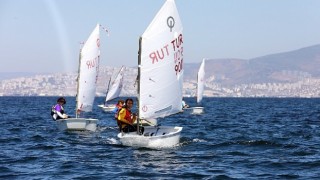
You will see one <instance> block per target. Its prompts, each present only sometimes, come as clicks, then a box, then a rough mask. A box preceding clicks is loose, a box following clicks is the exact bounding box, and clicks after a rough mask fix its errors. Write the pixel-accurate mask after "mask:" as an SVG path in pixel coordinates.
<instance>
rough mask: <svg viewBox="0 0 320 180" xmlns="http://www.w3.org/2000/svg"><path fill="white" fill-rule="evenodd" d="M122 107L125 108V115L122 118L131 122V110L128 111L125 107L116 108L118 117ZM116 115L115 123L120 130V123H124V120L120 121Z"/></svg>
mask: <svg viewBox="0 0 320 180" xmlns="http://www.w3.org/2000/svg"><path fill="white" fill-rule="evenodd" d="M122 109H125V110H126V115H125V116H124V119H125V120H127V121H129V122H130V123H131V124H132V123H133V119H132V116H131V111H129V110H128V109H126V108H121V109H118V113H117V114H118V117H119V112H120V111H121V110H122ZM118 117H117V124H118V126H119V130H120V131H121V129H122V124H125V123H124V122H122V121H120V120H119V118H118Z"/></svg>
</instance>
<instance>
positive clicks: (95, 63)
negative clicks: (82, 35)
mask: <svg viewBox="0 0 320 180" xmlns="http://www.w3.org/2000/svg"><path fill="white" fill-rule="evenodd" d="M99 61H100V25H99V24H97V26H96V27H95V29H94V30H93V32H92V33H91V35H90V36H89V38H88V40H87V41H86V42H85V44H84V45H83V47H82V49H81V51H80V59H79V70H78V91H77V107H76V108H77V111H85V112H90V111H92V105H93V101H94V98H95V94H96V86H97V80H98V71H99Z"/></svg>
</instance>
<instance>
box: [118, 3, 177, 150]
mask: <svg viewBox="0 0 320 180" xmlns="http://www.w3.org/2000/svg"><path fill="white" fill-rule="evenodd" d="M182 30H183V27H182V24H181V21H180V17H179V14H178V11H177V8H176V5H175V2H174V0H167V1H166V2H165V4H164V5H163V6H162V8H161V9H160V10H159V12H158V13H157V15H156V16H155V18H154V19H153V21H152V22H151V24H150V25H149V26H148V28H147V29H146V31H145V32H144V33H143V35H142V36H141V37H140V41H139V58H138V59H139V60H138V61H139V63H138V64H139V66H138V100H139V102H138V109H139V114H138V123H139V121H140V120H143V119H155V118H159V117H166V116H169V115H172V114H176V113H179V112H180V111H181V110H182V107H181V101H182V81H183V69H182V67H183V66H182V64H183V38H182ZM138 128H139V127H138ZM181 131H182V127H171V126H145V127H144V132H143V134H138V133H137V132H129V133H125V132H120V133H119V134H118V138H119V139H120V141H121V143H122V144H123V145H126V146H137V147H149V148H163V147H172V146H175V145H177V144H178V143H179V141H180V133H181ZM138 132H139V131H138Z"/></svg>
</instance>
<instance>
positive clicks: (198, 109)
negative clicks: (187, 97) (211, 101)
mask: <svg viewBox="0 0 320 180" xmlns="http://www.w3.org/2000/svg"><path fill="white" fill-rule="evenodd" d="M203 109H204V108H203V107H190V108H184V109H183V111H187V112H190V113H191V114H202V113H203Z"/></svg>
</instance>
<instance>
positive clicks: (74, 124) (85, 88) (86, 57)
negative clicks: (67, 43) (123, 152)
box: [56, 24, 100, 131]
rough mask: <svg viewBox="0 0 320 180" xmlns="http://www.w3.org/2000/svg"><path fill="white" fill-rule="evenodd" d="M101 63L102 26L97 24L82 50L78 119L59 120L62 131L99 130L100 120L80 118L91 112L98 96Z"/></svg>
mask: <svg viewBox="0 0 320 180" xmlns="http://www.w3.org/2000/svg"><path fill="white" fill-rule="evenodd" d="M99 61H100V25H99V24H97V26H96V27H95V29H94V30H93V32H92V33H91V35H90V36H89V38H88V40H87V41H86V42H85V43H84V45H83V47H82V49H80V55H79V69H78V78H77V81H78V87H77V97H76V101H77V103H76V104H77V105H76V118H67V119H59V120H57V121H56V122H57V124H58V127H59V129H60V130H80V131H83V130H88V131H95V130H96V129H97V123H98V119H91V118H80V117H78V116H80V113H81V112H91V111H92V106H93V101H94V98H95V94H96V86H97V79H98V70H99Z"/></svg>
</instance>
